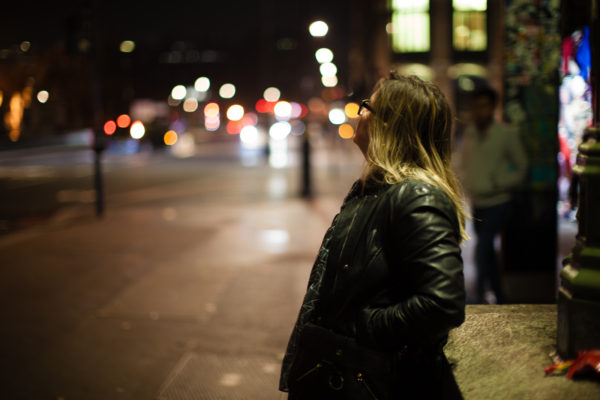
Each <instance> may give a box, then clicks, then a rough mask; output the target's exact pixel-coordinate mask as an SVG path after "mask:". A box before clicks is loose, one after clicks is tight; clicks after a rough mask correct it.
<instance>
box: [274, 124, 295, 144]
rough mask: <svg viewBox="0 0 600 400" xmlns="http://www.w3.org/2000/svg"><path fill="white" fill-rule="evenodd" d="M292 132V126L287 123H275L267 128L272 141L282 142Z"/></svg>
mask: <svg viewBox="0 0 600 400" xmlns="http://www.w3.org/2000/svg"><path fill="white" fill-rule="evenodd" d="M291 132H292V126H291V125H290V123H289V122H287V121H279V122H275V123H274V124H273V125H271V128H269V136H271V138H272V139H273V140H283V139H285V138H286V137H288V135H289V134H290V133H291Z"/></svg>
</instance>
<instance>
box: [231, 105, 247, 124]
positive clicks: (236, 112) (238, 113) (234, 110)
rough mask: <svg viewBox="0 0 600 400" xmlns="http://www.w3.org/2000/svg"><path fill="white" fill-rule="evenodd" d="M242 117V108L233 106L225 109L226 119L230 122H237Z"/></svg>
mask: <svg viewBox="0 0 600 400" xmlns="http://www.w3.org/2000/svg"><path fill="white" fill-rule="evenodd" d="M243 117H244V107H242V106H241V105H239V104H234V105H232V106H231V107H229V108H228V109H227V118H228V119H229V120H230V121H239V120H241V119H242V118H243Z"/></svg>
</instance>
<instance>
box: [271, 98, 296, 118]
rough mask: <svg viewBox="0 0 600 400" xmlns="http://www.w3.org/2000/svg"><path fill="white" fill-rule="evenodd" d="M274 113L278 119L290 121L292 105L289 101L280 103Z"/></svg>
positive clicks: (276, 105)
mask: <svg viewBox="0 0 600 400" xmlns="http://www.w3.org/2000/svg"><path fill="white" fill-rule="evenodd" d="M273 111H274V112H275V117H276V118H277V119H289V118H290V117H291V115H292V105H291V104H290V103H288V102H287V101H278V102H277V104H275V108H273Z"/></svg>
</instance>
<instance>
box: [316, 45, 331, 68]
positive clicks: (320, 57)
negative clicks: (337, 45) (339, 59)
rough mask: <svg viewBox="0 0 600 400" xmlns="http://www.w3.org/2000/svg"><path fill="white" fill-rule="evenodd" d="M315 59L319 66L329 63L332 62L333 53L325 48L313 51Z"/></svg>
mask: <svg viewBox="0 0 600 400" xmlns="http://www.w3.org/2000/svg"><path fill="white" fill-rule="evenodd" d="M315 58H316V59H317V61H318V62H319V64H324V63H330V62H331V61H333V52H332V51H331V50H329V49H328V48H326V47H323V48H320V49H319V50H317V51H315Z"/></svg>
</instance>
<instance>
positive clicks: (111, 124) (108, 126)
mask: <svg viewBox="0 0 600 400" xmlns="http://www.w3.org/2000/svg"><path fill="white" fill-rule="evenodd" d="M116 130H117V124H115V121H112V120H111V121H106V123H105V124H104V133H106V134H107V135H112V134H113V133H115V131H116Z"/></svg>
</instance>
